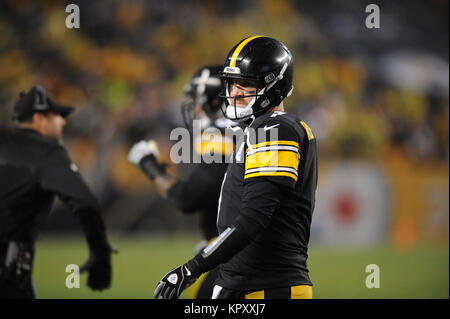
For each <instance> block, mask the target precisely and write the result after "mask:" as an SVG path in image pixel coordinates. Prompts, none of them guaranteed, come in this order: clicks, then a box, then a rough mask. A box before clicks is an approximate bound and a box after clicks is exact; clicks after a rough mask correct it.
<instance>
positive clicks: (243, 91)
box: [230, 80, 258, 107]
mask: <svg viewBox="0 0 450 319" xmlns="http://www.w3.org/2000/svg"><path fill="white" fill-rule="evenodd" d="M257 93H258V88H257V86H256V84H255V83H253V82H250V81H243V80H233V82H232V85H231V90H230V96H231V97H232V98H233V99H231V100H232V103H233V106H237V107H246V106H247V105H248V104H249V103H250V101H251V100H252V99H253V98H254V95H255V94H257ZM247 95H248V96H247ZM234 97H235V98H234Z"/></svg>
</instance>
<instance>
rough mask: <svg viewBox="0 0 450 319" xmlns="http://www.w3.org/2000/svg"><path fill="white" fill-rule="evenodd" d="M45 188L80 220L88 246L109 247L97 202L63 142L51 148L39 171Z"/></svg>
mask: <svg viewBox="0 0 450 319" xmlns="http://www.w3.org/2000/svg"><path fill="white" fill-rule="evenodd" d="M39 179H40V184H41V186H42V188H43V189H44V190H47V191H49V192H53V193H55V194H57V195H58V197H59V198H60V199H61V200H62V201H63V202H64V203H65V204H66V205H67V206H68V207H69V209H70V211H71V212H72V213H74V214H75V215H76V216H77V217H78V218H79V220H80V224H81V227H82V230H83V232H84V234H85V236H86V240H87V242H88V245H89V248H91V249H93V250H94V251H99V252H103V251H105V250H110V246H109V244H108V240H107V236H106V230H105V225H104V222H103V219H102V217H101V209H100V205H99V203H98V201H97V199H96V198H95V196H94V195H93V194H92V192H91V191H90V189H89V187H88V186H87V184H86V183H85V181H84V180H83V178H82V177H81V175H80V174H79V173H78V170H77V169H76V166H75V165H74V164H72V163H71V160H70V158H69V156H68V154H67V152H66V151H65V149H64V148H63V147H62V146H58V147H56V148H55V149H53V150H52V151H51V152H50V154H49V156H48V158H47V159H46V161H45V162H44V163H43V165H42V166H41V168H40V171H39Z"/></svg>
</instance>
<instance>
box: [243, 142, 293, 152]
mask: <svg viewBox="0 0 450 319" xmlns="http://www.w3.org/2000/svg"><path fill="white" fill-rule="evenodd" d="M273 145H279V146H282V145H288V146H295V147H297V148H298V149H299V151H300V146H299V145H298V143H297V142H295V141H269V142H262V143H258V144H255V145H252V148H253V150H255V149H257V148H258V147H263V146H273ZM248 151H249V149H248V148H247V150H246V151H245V152H246V153H247V152H248Z"/></svg>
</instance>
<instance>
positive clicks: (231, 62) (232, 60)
mask: <svg viewBox="0 0 450 319" xmlns="http://www.w3.org/2000/svg"><path fill="white" fill-rule="evenodd" d="M261 37H263V35H255V36H253V37H250V38H247V39H245V40H244V41H242V42H241V43H240V44H239V45H238V46H237V48H236V50H234V52H233V55H232V56H231V61H230V65H229V66H230V67H233V68H234V67H235V66H236V60H237V57H238V56H239V53H241V51H242V49H243V48H244V47H245V45H246V44H247V43H249V42H250V41H252V40H253V39H256V38H261Z"/></svg>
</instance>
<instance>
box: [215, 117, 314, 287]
mask: <svg viewBox="0 0 450 319" xmlns="http://www.w3.org/2000/svg"><path fill="white" fill-rule="evenodd" d="M245 135H246V137H245V140H244V142H242V143H241V145H236V149H235V151H234V152H233V154H232V156H233V162H232V163H230V164H229V166H228V169H227V172H226V174H225V177H224V180H223V183H222V191H221V195H220V198H219V212H218V220H217V226H218V229H219V232H223V231H224V230H225V229H226V228H227V227H228V226H229V225H230V224H232V223H233V221H234V220H235V219H236V218H237V216H239V214H244V215H245V214H248V215H249V217H257V218H254V219H255V220H264V216H250V215H252V214H266V212H265V210H264V209H247V208H248V207H250V206H251V205H253V204H252V198H253V199H254V202H255V203H256V202H257V198H258V194H254V192H256V191H257V190H258V187H259V186H258V185H261V186H263V185H267V184H265V183H267V182H270V183H272V184H270V185H276V187H277V188H276V189H277V190H279V193H278V195H277V196H278V198H277V204H276V208H275V210H274V211H273V212H271V213H270V216H267V224H266V225H265V228H264V230H263V231H262V233H260V234H258V235H257V236H256V238H254V239H252V241H251V242H250V244H249V245H247V246H246V247H245V248H244V249H243V250H241V251H240V252H238V253H237V254H235V255H234V256H233V257H232V258H231V259H230V260H229V261H228V262H226V263H224V264H222V265H221V268H220V276H219V278H218V280H217V282H216V283H217V284H218V285H220V286H223V287H226V288H229V289H237V290H245V289H246V290H249V291H250V290H255V289H256V290H259V289H264V288H268V287H285V286H292V285H302V284H306V285H311V281H310V279H309V276H308V268H307V265H306V261H307V258H308V254H307V252H308V242H309V237H310V225H311V219H312V214H313V210H314V204H315V191H316V185H317V146H316V139H315V138H314V135H313V133H312V131H311V129H310V128H309V127H308V126H307V124H306V123H304V122H303V121H300V120H297V119H296V118H295V117H294V116H292V115H289V114H287V113H285V112H273V113H267V114H264V115H262V116H260V117H258V118H257V119H256V120H254V121H253V123H252V124H251V125H250V126H249V127H248V128H246V130H245ZM255 205H256V204H255ZM261 217H263V218H261Z"/></svg>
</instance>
